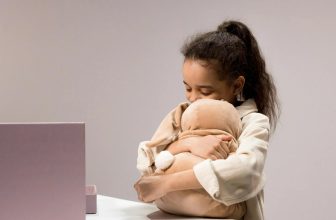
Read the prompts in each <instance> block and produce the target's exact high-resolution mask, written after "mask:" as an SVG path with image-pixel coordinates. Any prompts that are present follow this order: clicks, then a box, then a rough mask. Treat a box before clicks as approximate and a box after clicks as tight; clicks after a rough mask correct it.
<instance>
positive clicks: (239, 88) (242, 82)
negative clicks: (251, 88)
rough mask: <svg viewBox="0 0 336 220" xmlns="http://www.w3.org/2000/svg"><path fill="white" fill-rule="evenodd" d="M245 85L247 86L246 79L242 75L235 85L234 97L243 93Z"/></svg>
mask: <svg viewBox="0 0 336 220" xmlns="http://www.w3.org/2000/svg"><path fill="white" fill-rule="evenodd" d="M244 85H245V77H244V76H242V75H240V76H238V78H237V79H236V80H235V81H234V83H233V87H234V95H238V94H239V93H240V92H242V91H243V88H244Z"/></svg>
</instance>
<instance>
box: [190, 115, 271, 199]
mask: <svg viewBox="0 0 336 220" xmlns="http://www.w3.org/2000/svg"><path fill="white" fill-rule="evenodd" d="M242 124H243V130H242V133H241V135H240V137H239V139H238V142H239V147H238V149H237V151H236V152H235V153H232V154H230V156H229V157H228V158H227V159H225V160H223V159H219V160H215V161H212V160H210V159H208V160H205V161H203V162H201V163H199V164H197V165H195V166H194V168H193V170H194V173H195V175H196V178H197V179H198V181H199V182H200V183H201V185H202V186H203V188H204V189H205V190H206V191H207V192H208V193H209V194H210V196H211V197H213V198H214V199H215V200H217V201H219V202H222V203H224V204H225V205H232V204H235V203H239V202H242V201H246V200H248V199H250V198H252V197H254V196H256V195H257V194H258V193H259V192H260V191H261V190H262V189H263V187H264V182H265V177H264V174H263V169H264V164H265V159H266V153H267V148H268V140H269V130H270V125H269V120H268V117H267V116H265V115H263V114H260V113H250V114H248V115H246V116H245V117H244V118H243V119H242Z"/></svg>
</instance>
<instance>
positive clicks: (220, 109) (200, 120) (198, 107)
mask: <svg viewBox="0 0 336 220" xmlns="http://www.w3.org/2000/svg"><path fill="white" fill-rule="evenodd" d="M195 130H212V131H213V132H215V131H216V130H218V131H217V132H218V133H219V134H221V133H223V132H222V131H224V132H226V133H228V134H229V135H232V136H233V137H234V138H236V139H238V136H239V134H240V132H241V121H240V117H239V114H238V112H237V110H236V109H235V107H234V106H233V105H232V104H230V103H229V102H226V101H222V100H214V99H199V100H197V101H195V102H193V103H192V104H190V105H189V106H188V108H187V109H186V110H185V111H184V112H183V114H182V118H181V131H182V132H188V131H189V133H190V131H195Z"/></svg>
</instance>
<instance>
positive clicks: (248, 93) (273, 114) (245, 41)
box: [181, 21, 280, 130]
mask: <svg viewBox="0 0 336 220" xmlns="http://www.w3.org/2000/svg"><path fill="white" fill-rule="evenodd" d="M181 52H182V53H183V55H184V56H185V59H201V60H205V61H208V62H209V64H213V67H214V68H215V70H216V71H217V73H218V74H219V76H220V79H227V80H231V81H234V80H235V79H237V77H239V76H241V75H242V76H244V77H245V85H244V88H243V96H244V97H245V98H246V99H249V98H253V99H254V100H255V102H256V105H257V108H258V111H259V112H260V113H263V114H265V115H266V116H268V117H269V119H270V123H271V126H272V128H273V130H274V129H275V127H276V122H277V119H278V117H279V112H280V108H279V103H278V98H277V92H276V88H275V85H274V82H273V78H272V76H271V75H270V74H269V73H268V72H267V71H266V65H265V61H264V59H263V57H262V55H261V52H260V50H259V47H258V43H257V41H256V40H255V38H254V36H253V35H252V33H251V31H250V30H249V29H248V27H247V26H246V25H245V24H243V23H241V22H238V21H224V22H223V23H222V24H220V25H219V26H218V28H217V30H216V31H212V32H207V33H203V34H198V35H195V36H194V37H193V38H191V39H190V40H189V41H187V42H186V43H185V44H184V46H183V47H182V49H181ZM214 61H215V62H214Z"/></svg>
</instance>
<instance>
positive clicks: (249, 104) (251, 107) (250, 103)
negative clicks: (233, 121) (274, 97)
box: [236, 99, 258, 118]
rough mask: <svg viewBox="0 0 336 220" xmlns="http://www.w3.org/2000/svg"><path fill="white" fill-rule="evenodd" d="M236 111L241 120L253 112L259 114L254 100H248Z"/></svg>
mask: <svg viewBox="0 0 336 220" xmlns="http://www.w3.org/2000/svg"><path fill="white" fill-rule="evenodd" d="M236 109H237V110H238V113H239V115H240V118H243V117H245V116H246V115H248V114H250V113H252V112H258V108H257V104H256V103H255V101H254V99H248V100H246V101H245V102H243V103H242V104H241V105H239V106H237V107H236Z"/></svg>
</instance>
